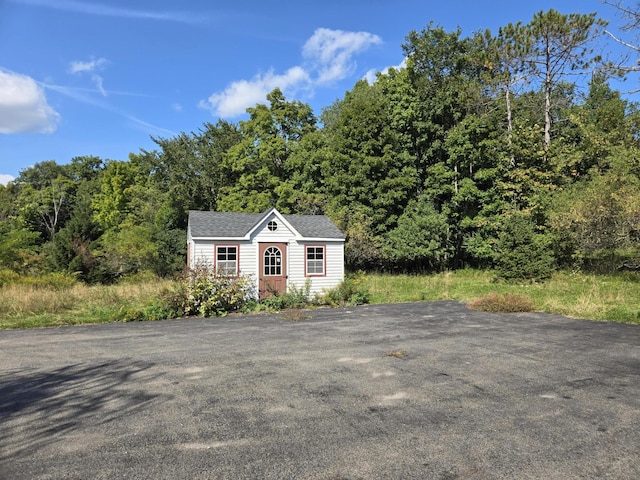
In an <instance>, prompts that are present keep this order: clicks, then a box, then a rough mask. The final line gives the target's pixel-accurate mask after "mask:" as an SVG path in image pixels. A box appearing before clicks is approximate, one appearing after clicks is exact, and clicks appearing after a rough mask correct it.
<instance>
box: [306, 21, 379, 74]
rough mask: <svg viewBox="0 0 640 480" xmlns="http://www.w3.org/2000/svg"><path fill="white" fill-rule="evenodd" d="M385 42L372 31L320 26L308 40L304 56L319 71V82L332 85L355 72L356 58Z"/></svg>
mask: <svg viewBox="0 0 640 480" xmlns="http://www.w3.org/2000/svg"><path fill="white" fill-rule="evenodd" d="M380 43H382V39H381V38H380V37H379V36H377V35H374V34H372V33H368V32H345V31H342V30H329V29H328V28H318V29H317V30H316V31H315V32H314V33H313V35H312V36H311V38H309V40H307V43H305V44H304V47H303V49H302V55H303V56H304V57H305V58H306V59H308V60H310V61H311V62H312V63H313V65H314V67H315V69H316V70H317V71H318V78H317V80H316V83H318V84H320V85H322V84H328V83H332V82H335V81H337V80H342V79H344V78H346V77H348V76H349V75H351V74H352V73H353V71H354V69H355V67H356V63H355V61H354V60H353V57H354V56H355V55H356V54H358V53H361V52H363V51H364V50H366V49H367V48H369V47H370V46H371V45H376V44H380Z"/></svg>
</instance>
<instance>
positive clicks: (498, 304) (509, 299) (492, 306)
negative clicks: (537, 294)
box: [467, 293, 534, 313]
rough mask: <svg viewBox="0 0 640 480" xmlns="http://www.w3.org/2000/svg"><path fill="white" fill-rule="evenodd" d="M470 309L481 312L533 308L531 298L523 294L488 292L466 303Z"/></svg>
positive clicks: (518, 310) (528, 309)
mask: <svg viewBox="0 0 640 480" xmlns="http://www.w3.org/2000/svg"><path fill="white" fill-rule="evenodd" d="M467 306H468V307H469V308H470V309H471V310H480V311H483V312H502V313H516V312H530V311H532V310H533V308H534V303H533V300H531V299H530V298H529V297H525V296H524V295H518V294H515V293H503V294H499V293H490V294H489V295H485V296H484V297H480V298H476V299H475V300H473V301H471V302H469V304H468V305H467Z"/></svg>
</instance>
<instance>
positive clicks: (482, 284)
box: [366, 270, 640, 324]
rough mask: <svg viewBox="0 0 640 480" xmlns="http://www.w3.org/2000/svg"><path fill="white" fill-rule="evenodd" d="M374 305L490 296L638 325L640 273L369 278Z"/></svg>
mask: <svg viewBox="0 0 640 480" xmlns="http://www.w3.org/2000/svg"><path fill="white" fill-rule="evenodd" d="M366 278H367V280H366V281H367V284H368V287H369V291H370V293H371V303H397V302H415V301H431V300H457V301H461V302H465V303H469V302H471V301H473V300H476V299H478V298H480V297H484V296H487V295H490V294H517V295H522V296H525V297H528V298H530V299H531V300H532V301H533V304H534V310H536V311H541V312H547V313H558V314H561V315H567V316H570V317H576V318H584V319H590V320H606V321H615V322H625V323H634V324H640V274H637V273H621V274H617V275H589V274H583V273H570V272H557V273H555V274H554V275H553V276H552V278H551V279H550V280H548V281H546V282H544V283H533V284H530V283H523V284H508V283H503V282H498V281H495V280H494V278H495V276H494V275H493V273H492V272H484V271H480V270H458V271H455V272H444V273H438V274H432V275H385V274H372V275H368V276H367V277H366Z"/></svg>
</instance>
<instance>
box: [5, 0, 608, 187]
mask: <svg viewBox="0 0 640 480" xmlns="http://www.w3.org/2000/svg"><path fill="white" fill-rule="evenodd" d="M549 8H555V9H557V10H560V11H561V12H563V13H572V12H580V13H589V12H594V11H597V12H599V15H600V16H601V17H603V18H606V19H608V20H610V21H611V22H612V23H616V22H617V23H619V20H617V19H616V14H615V10H614V9H613V8H612V7H609V6H607V5H604V4H602V3H601V2H600V1H599V0H556V1H546V0H537V1H535V2H520V1H514V0H508V1H506V0H494V1H482V0H452V1H449V2H442V1H431V0H318V1H316V0H312V1H306V2H305V1H297V2H293V1H283V0H280V1H269V0H257V1H256V0H244V1H241V2H233V1H224V2H222V1H217V0H186V1H171V0H98V1H93V0H0V183H6V182H7V181H9V180H11V179H12V178H14V177H16V176H17V175H18V174H19V172H20V170H22V169H24V168H27V167H29V166H31V165H33V164H35V163H37V162H41V161H45V160H55V161H56V162H58V163H60V164H64V163H68V162H69V161H70V160H71V159H72V158H73V157H76V156H82V155H97V156H99V157H101V158H102V159H105V160H106V159H114V160H125V159H127V158H128V155H129V153H130V152H134V153H136V152H139V151H140V149H146V150H150V149H154V148H155V147H156V145H155V144H154V143H153V142H152V140H151V138H150V137H151V136H154V137H164V138H170V137H173V136H175V135H177V134H179V133H180V132H194V131H198V129H199V128H200V127H201V126H202V125H203V123H204V122H212V123H215V122H216V121H217V120H218V118H225V119H227V120H230V121H238V120H242V119H243V118H245V117H246V115H244V111H245V109H246V108H247V107H250V106H253V105H255V104H256V103H265V102H266V100H265V95H266V93H268V92H269V91H271V90H273V89H274V88H275V87H280V88H281V89H282V90H283V92H284V93H285V96H286V97H287V99H289V100H300V101H303V102H306V103H309V104H310V105H311V107H312V108H313V110H314V112H315V113H316V114H317V115H319V114H320V113H321V110H322V108H323V107H325V106H328V105H330V104H331V103H332V102H333V101H335V100H336V99H339V98H342V97H343V96H344V93H345V92H346V91H347V90H350V89H351V88H352V87H353V85H354V83H355V82H356V81H357V80H358V79H360V78H363V77H365V76H367V75H368V74H369V75H370V74H372V73H373V72H375V71H379V70H383V69H384V68H386V67H389V66H397V65H399V64H400V63H401V62H402V60H403V56H402V49H401V44H402V43H403V41H404V38H405V36H406V35H407V33H408V32H409V31H411V30H421V29H422V28H424V27H425V26H426V25H427V24H428V23H429V22H430V21H433V22H434V23H435V24H439V25H441V26H443V27H444V28H446V29H447V30H453V29H455V28H456V27H458V26H459V27H461V28H462V30H463V35H470V34H471V33H472V32H474V31H477V30H480V29H484V28H490V29H492V30H493V31H496V30H497V29H498V28H499V27H500V26H503V25H506V24H507V23H510V22H516V21H518V20H522V21H523V22H525V23H526V22H528V21H529V20H530V19H531V18H532V16H533V14H534V13H535V12H537V11H539V10H548V9H549Z"/></svg>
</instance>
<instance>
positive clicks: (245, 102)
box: [200, 67, 310, 117]
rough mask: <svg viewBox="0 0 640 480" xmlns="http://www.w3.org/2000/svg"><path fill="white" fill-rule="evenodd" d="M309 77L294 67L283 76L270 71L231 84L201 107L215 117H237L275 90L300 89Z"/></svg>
mask: <svg viewBox="0 0 640 480" xmlns="http://www.w3.org/2000/svg"><path fill="white" fill-rule="evenodd" d="M309 81H310V79H309V75H308V74H307V72H306V71H305V70H304V69H303V68H302V67H292V68H290V69H289V70H287V71H286V72H285V73H284V74H283V75H276V74H275V73H273V71H269V72H267V73H265V74H263V75H256V76H255V77H254V78H253V79H251V80H238V81H236V82H233V83H231V84H230V85H229V86H228V87H227V88H225V89H224V91H222V92H220V93H214V94H213V95H211V96H210V97H209V98H208V99H207V100H203V101H201V102H200V106H201V107H203V108H207V109H210V110H211V111H212V113H213V114H214V115H217V116H221V117H235V116H237V115H240V114H241V113H244V111H245V110H246V109H247V108H248V107H251V106H253V105H255V104H256V103H260V102H263V101H264V99H265V97H266V95H267V93H269V92H270V91H272V90H273V89H274V88H277V87H279V88H280V89H281V90H283V91H284V90H290V89H294V90H295V89H298V88H301V87H303V86H304V85H305V84H308V83H309Z"/></svg>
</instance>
